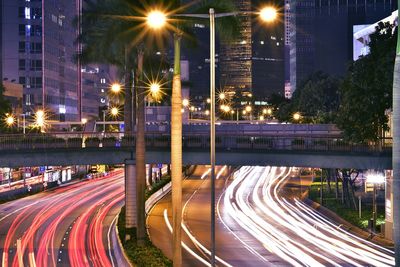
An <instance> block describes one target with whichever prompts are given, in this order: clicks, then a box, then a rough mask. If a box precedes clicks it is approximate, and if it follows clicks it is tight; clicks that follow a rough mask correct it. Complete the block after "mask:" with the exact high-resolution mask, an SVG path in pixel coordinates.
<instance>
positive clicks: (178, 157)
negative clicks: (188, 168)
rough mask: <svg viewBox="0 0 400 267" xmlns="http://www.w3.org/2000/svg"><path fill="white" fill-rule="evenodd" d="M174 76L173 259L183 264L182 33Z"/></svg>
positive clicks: (176, 42) (177, 40)
mask: <svg viewBox="0 0 400 267" xmlns="http://www.w3.org/2000/svg"><path fill="white" fill-rule="evenodd" d="M174 46H175V47H174V48H175V52H174V77H173V84H172V100H171V180H172V227H173V228H172V229H173V238H172V249H173V257H172V261H173V264H174V266H175V267H180V266H182V248H181V239H182V237H181V236H182V228H181V222H182V112H181V109H182V92H181V65H180V64H181V62H180V61H181V56H180V49H181V35H180V34H179V33H175V34H174Z"/></svg>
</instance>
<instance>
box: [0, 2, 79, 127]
mask: <svg viewBox="0 0 400 267" xmlns="http://www.w3.org/2000/svg"><path fill="white" fill-rule="evenodd" d="M80 8H81V1H80V0H77V1H71V0H59V1H51V0H31V1H16V0H3V1H2V4H1V12H2V16H1V77H2V80H3V81H8V82H12V83H19V84H22V85H23V88H24V89H23V90H24V92H23V93H24V98H23V109H24V113H26V114H32V113H33V112H35V110H38V109H41V108H44V109H45V110H46V111H47V112H49V114H51V119H53V120H59V121H76V120H80V118H81V105H82V103H81V83H80V81H81V74H80V69H81V68H80V65H79V62H77V61H76V60H75V55H76V52H77V50H78V49H79V47H78V46H77V45H76V43H75V40H76V37H77V33H78V31H77V28H76V27H74V26H73V20H74V19H75V18H76V16H77V15H78V14H79V13H80V10H81V9H80Z"/></svg>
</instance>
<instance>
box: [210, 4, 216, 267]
mask: <svg viewBox="0 0 400 267" xmlns="http://www.w3.org/2000/svg"><path fill="white" fill-rule="evenodd" d="M210 81H211V82H210V98H211V108H210V115H211V121H210V148H211V149H210V160H211V266H215V13H214V9H213V8H210Z"/></svg>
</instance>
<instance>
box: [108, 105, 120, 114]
mask: <svg viewBox="0 0 400 267" xmlns="http://www.w3.org/2000/svg"><path fill="white" fill-rule="evenodd" d="M110 113H111V115H113V116H118V114H119V110H118V108H117V107H113V108H111V110H110Z"/></svg>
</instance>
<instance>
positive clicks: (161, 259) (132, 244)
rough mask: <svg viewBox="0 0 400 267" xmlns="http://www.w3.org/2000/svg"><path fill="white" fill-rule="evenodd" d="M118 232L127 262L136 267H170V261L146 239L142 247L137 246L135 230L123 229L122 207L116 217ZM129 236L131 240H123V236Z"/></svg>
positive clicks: (123, 209) (123, 216) (123, 215)
mask: <svg viewBox="0 0 400 267" xmlns="http://www.w3.org/2000/svg"><path fill="white" fill-rule="evenodd" d="M118 232H119V238H120V240H121V241H122V245H123V247H124V249H125V252H126V254H127V256H128V258H129V260H130V261H131V262H132V263H134V264H135V265H136V266H138V267H147V266H154V267H163V266H166V267H169V266H172V261H171V260H169V259H168V258H167V257H165V255H164V254H163V253H162V251H161V250H160V249H159V248H157V247H156V246H154V245H153V244H152V243H151V242H150V240H149V239H148V237H147V238H146V242H145V245H144V246H141V247H140V246H138V245H137V242H136V229H125V206H124V207H122V209H121V213H120V214H119V217H118ZM127 233H128V234H129V235H130V236H131V239H130V240H128V241H124V240H125V235H126V234H127Z"/></svg>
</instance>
